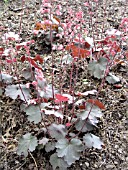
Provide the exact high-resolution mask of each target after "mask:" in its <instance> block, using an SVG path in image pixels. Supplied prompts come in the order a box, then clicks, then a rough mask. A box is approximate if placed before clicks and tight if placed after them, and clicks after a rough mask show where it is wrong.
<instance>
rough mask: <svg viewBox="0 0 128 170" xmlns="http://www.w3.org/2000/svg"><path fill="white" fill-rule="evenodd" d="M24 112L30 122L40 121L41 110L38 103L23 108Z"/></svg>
mask: <svg viewBox="0 0 128 170" xmlns="http://www.w3.org/2000/svg"><path fill="white" fill-rule="evenodd" d="M24 111H25V112H26V114H27V115H28V120H29V121H30V122H34V123H39V122H41V119H42V117H41V111H40V108H39V106H38V105H29V106H28V107H27V108H25V109H24Z"/></svg>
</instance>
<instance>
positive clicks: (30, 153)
mask: <svg viewBox="0 0 128 170" xmlns="http://www.w3.org/2000/svg"><path fill="white" fill-rule="evenodd" d="M29 154H30V156H31V157H32V159H33V161H34V163H35V166H36V168H37V170H38V166H37V163H36V160H35V158H34V157H33V155H32V153H31V152H29Z"/></svg>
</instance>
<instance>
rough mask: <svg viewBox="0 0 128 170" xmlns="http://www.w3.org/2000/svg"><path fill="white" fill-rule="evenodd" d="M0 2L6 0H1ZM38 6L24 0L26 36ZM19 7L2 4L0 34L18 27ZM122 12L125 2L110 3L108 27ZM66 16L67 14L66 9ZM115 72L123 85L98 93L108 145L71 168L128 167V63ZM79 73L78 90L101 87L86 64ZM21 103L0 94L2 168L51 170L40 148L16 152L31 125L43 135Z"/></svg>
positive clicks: (101, 131)
mask: <svg viewBox="0 0 128 170" xmlns="http://www.w3.org/2000/svg"><path fill="white" fill-rule="evenodd" d="M18 3H19V4H18ZM0 4H4V3H3V2H2V1H0ZM102 4H103V3H102V1H101V7H100V8H99V13H98V15H99V22H97V27H96V29H98V28H99V30H100V26H101V24H102V21H103V19H104V18H103V11H102ZM79 5H81V3H79V2H75V1H73V2H71V6H72V7H74V8H75V7H76V6H77V7H78V6H79ZM39 6H40V3H38V1H29V0H28V1H26V2H25V14H24V15H23V20H22V23H23V24H22V29H23V31H22V33H21V36H22V38H23V39H27V40H29V39H31V34H32V30H33V28H34V24H35V21H37V20H38V16H37V15H36V12H37V9H39ZM65 8H66V7H65ZM14 9H15V10H14ZM20 9H21V3H20V1H17V2H14V1H13V2H9V3H8V4H7V5H6V6H3V5H0V13H1V18H0V27H1V28H2V29H1V31H0V35H1V34H2V33H3V32H5V31H6V30H7V28H8V27H9V28H10V30H11V31H15V32H16V31H18V28H19V21H20V16H21V10H20ZM123 12H125V14H124V16H127V11H126V3H125V2H122V1H113V2H111V3H109V6H108V17H107V22H106V28H107V27H113V28H115V27H118V24H119V21H120V20H121V17H122V13H123ZM63 17H66V12H65V13H64V16H63ZM28 21H29V22H28ZM113 72H114V73H115V74H116V75H117V76H118V77H119V78H120V79H121V85H122V88H119V89H118V88H114V87H113V86H111V85H108V84H107V83H106V84H105V87H104V89H105V90H102V91H101V93H100V96H99V99H100V100H101V101H102V102H103V103H104V104H105V106H106V110H105V111H104V117H103V119H102V120H101V121H100V123H99V126H98V127H99V128H98V130H97V132H96V133H97V134H98V136H100V137H101V139H102V140H103V142H104V143H105V148H104V149H103V150H102V151H99V150H96V149H88V150H86V152H85V153H84V154H83V156H82V157H81V159H80V161H78V162H76V163H75V164H74V165H73V166H72V167H70V168H69V169H71V170H75V169H77V170H86V169H87V170H93V169H94V170H128V154H127V153H128V147H127V146H128V110H127V106H128V104H127V101H128V98H127V97H128V96H127V92H128V91H127V87H128V86H127V83H128V82H127V77H128V67H127V66H126V65H125V66H121V65H118V66H117V67H116V68H114V70H113ZM79 74H80V79H79V80H78V82H77V83H78V90H79V91H81V92H82V91H86V90H91V89H94V88H96V89H97V88H98V85H99V84H100V82H99V81H98V80H94V79H93V78H91V77H90V76H89V75H88V73H87V69H86V67H85V68H84V69H83V70H82V71H81V72H80V71H79ZM85 75H86V79H87V80H88V81H89V84H87V85H84V84H82V83H81V82H82V80H83V78H84V77H85ZM20 104H21V103H20V102H19V101H18V100H16V101H14V100H11V99H9V98H7V97H5V96H0V114H1V115H0V116H1V119H0V120H1V125H2V126H1V128H2V130H1V143H0V152H1V154H0V170H9V169H10V170H14V169H15V170H37V169H38V170H52V168H51V166H50V165H49V162H48V159H49V155H48V154H46V153H45V152H44V151H43V150H41V151H38V152H37V150H36V151H35V152H33V153H32V155H29V156H28V157H27V158H24V157H22V156H18V155H17V154H16V147H17V143H18V139H19V138H20V136H21V135H22V134H25V133H26V132H27V131H29V132H30V128H31V129H32V132H33V133H34V134H37V136H40V135H41V132H40V128H41V125H34V124H32V123H29V122H28V120H27V118H26V115H25V114H24V113H21V111H20V108H19V107H20ZM34 161H35V162H36V163H35V162H34ZM36 164H37V166H38V168H37V167H36Z"/></svg>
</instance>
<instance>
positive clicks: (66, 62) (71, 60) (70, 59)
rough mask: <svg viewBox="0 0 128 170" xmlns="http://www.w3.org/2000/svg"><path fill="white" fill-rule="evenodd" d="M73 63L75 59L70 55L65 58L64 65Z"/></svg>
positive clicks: (63, 59)
mask: <svg viewBox="0 0 128 170" xmlns="http://www.w3.org/2000/svg"><path fill="white" fill-rule="evenodd" d="M72 62H73V57H72V56H71V55H70V54H67V55H65V56H63V58H62V64H70V63H72Z"/></svg>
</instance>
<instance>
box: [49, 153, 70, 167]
mask: <svg viewBox="0 0 128 170" xmlns="http://www.w3.org/2000/svg"><path fill="white" fill-rule="evenodd" d="M50 163H51V165H52V167H53V170H56V168H59V169H60V170H67V167H69V165H68V164H67V163H66V162H65V161H64V160H63V159H62V158H59V157H58V156H57V154H56V153H54V154H53V155H51V156H50Z"/></svg>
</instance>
